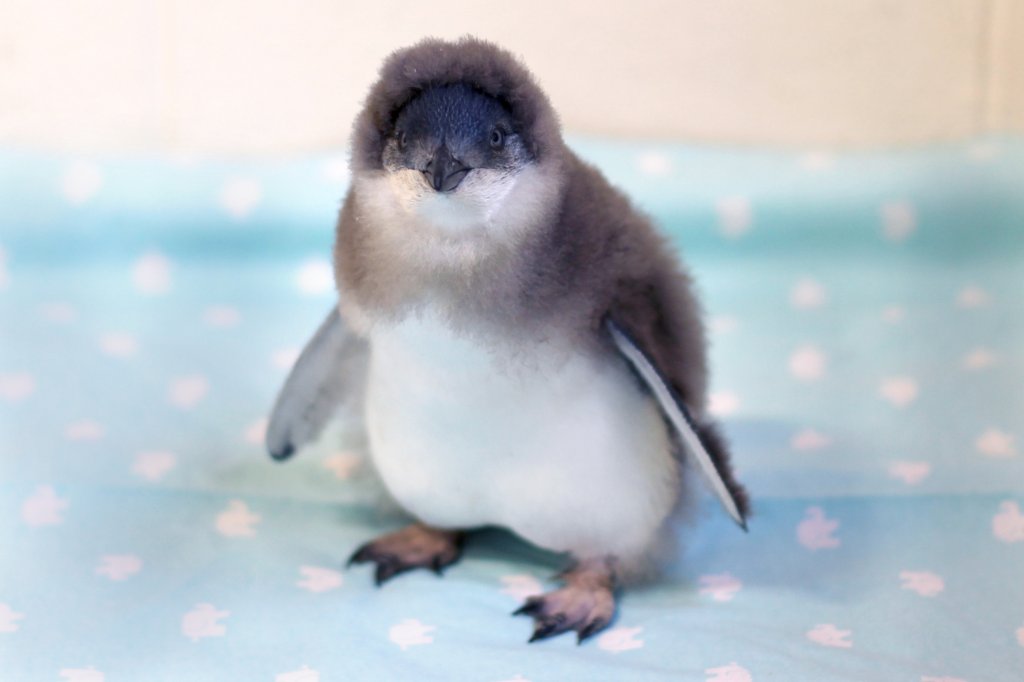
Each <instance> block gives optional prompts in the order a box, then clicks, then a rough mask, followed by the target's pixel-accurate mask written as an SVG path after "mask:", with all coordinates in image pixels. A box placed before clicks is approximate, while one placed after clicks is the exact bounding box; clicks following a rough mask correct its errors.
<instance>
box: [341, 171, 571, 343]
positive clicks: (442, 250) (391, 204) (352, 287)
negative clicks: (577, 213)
mask: <svg viewBox="0 0 1024 682" xmlns="http://www.w3.org/2000/svg"><path fill="white" fill-rule="evenodd" d="M560 170H561V164H560V163H557V162H552V163H548V164H537V165H536V166H532V167H528V168H527V169H525V170H523V171H522V172H521V173H520V174H519V175H518V177H517V179H516V182H515V185H514V186H513V187H512V188H511V189H510V190H509V191H508V193H507V196H506V197H504V201H503V205H502V206H501V207H500V209H499V210H494V211H492V212H491V213H490V215H491V217H490V221H489V222H488V223H487V224H485V225H481V226H479V227H473V226H469V228H468V229H459V230H457V231H455V232H452V231H450V230H446V229H444V228H443V227H439V226H438V225H436V224H432V223H431V222H430V221H429V220H425V219H423V218H422V217H421V216H419V215H416V214H413V213H410V211H409V210H408V207H407V206H406V205H403V203H402V202H401V201H400V200H399V199H400V198H399V197H396V195H395V192H394V190H393V186H392V181H391V179H389V178H388V177H387V176H386V175H385V174H384V173H383V172H370V173H361V174H359V175H357V177H356V178H355V181H354V184H353V190H352V194H351V196H350V199H349V201H348V202H347V203H351V204H352V206H351V207H349V206H346V209H349V208H351V209H352V210H344V211H343V213H342V219H341V221H340V222H339V226H338V243H337V253H338V274H339V278H338V279H339V284H340V286H341V289H342V291H341V294H342V301H343V305H342V310H343V312H344V311H345V310H346V309H348V310H349V311H350V312H351V313H352V315H349V316H350V317H352V316H358V317H359V318H360V319H361V320H362V324H361V325H359V326H363V327H365V326H367V325H368V324H372V323H373V321H374V320H387V321H394V320H396V319H400V318H401V317H403V316H405V315H407V314H408V313H409V312H410V311H415V310H422V309H423V308H424V307H432V308H438V309H441V310H444V311H446V312H445V314H446V315H447V316H449V317H453V318H463V319H465V320H466V323H467V324H472V322H471V320H473V318H480V320H481V321H487V320H488V319H490V321H491V322H493V318H495V317H497V318H499V319H504V320H510V319H517V318H519V317H520V315H518V314H516V312H515V310H514V307H515V305H516V302H517V301H520V300H521V299H522V288H523V286H524V285H525V284H526V283H527V282H528V280H529V277H527V275H526V273H527V272H529V271H530V269H531V268H532V266H533V264H531V263H530V262H529V261H530V260H531V256H532V257H535V255H536V254H535V253H534V250H533V249H531V248H529V245H530V244H532V243H534V242H536V241H537V237H538V235H540V234H543V233H544V232H546V231H548V230H551V229H554V226H555V225H556V223H557V222H558V220H557V219H558V212H559V210H560V207H561V201H562V194H563V186H564V182H563V179H562V178H563V175H564V174H563V173H561V172H560ZM346 299H347V302H346ZM498 311H501V312H500V314H499V315H497V316H496V315H495V313H497V312H498Z"/></svg>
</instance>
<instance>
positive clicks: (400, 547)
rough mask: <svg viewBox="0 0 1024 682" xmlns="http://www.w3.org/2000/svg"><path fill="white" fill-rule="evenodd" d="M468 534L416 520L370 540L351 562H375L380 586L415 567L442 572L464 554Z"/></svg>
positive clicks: (349, 561) (377, 581) (352, 557)
mask: <svg viewBox="0 0 1024 682" xmlns="http://www.w3.org/2000/svg"><path fill="white" fill-rule="evenodd" d="M464 537H465V534H464V533H461V532H459V531H450V530H438V529H437V528H430V527H429V526H424V525H423V524H419V523H416V524H413V525H411V526H407V527H405V528H403V529H401V530H398V531H395V532H394V533H388V534H387V535H382V536H381V537H379V538H377V539H376V540H372V541H370V542H368V543H366V544H365V545H363V546H362V547H360V548H359V549H357V550H356V551H355V552H353V554H352V556H351V557H350V558H349V560H348V565H349V566H351V565H352V564H365V563H369V562H373V563H375V564H376V565H377V568H376V570H375V571H374V581H375V582H376V583H377V585H378V586H380V585H382V584H384V582H385V581H387V580H389V579H391V578H393V577H395V576H396V575H398V574H399V573H405V572H406V571H411V570H412V569H414V568H427V569H430V570H431V571H433V572H434V573H437V574H438V575H441V573H442V572H443V571H444V569H445V568H447V567H448V566H451V565H452V564H454V563H455V562H456V561H458V560H459V557H460V556H462V540H463V538H464Z"/></svg>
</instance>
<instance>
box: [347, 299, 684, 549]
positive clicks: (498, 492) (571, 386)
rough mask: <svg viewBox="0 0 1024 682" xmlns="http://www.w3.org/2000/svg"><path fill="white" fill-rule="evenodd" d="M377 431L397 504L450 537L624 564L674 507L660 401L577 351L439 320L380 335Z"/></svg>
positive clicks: (373, 368)
mask: <svg viewBox="0 0 1024 682" xmlns="http://www.w3.org/2000/svg"><path fill="white" fill-rule="evenodd" d="M366 418H367V432H368V434H369V439H370V449H371V453H372V457H373V459H374V464H375V465H376V467H377V469H378V471H379V472H380V474H381V477H382V479H383V481H384V484H385V485H386V487H387V488H388V490H389V492H390V493H391V494H392V495H393V496H394V498H395V499H396V501H397V502H398V503H399V504H400V505H401V506H403V507H404V508H405V509H406V510H408V511H409V512H411V513H412V514H413V515H414V516H416V517H418V518H420V519H421V520H423V521H424V522H426V523H428V524H431V525H435V526H439V527H449V528H467V527H474V526H480V525H487V524H494V525H500V526H504V527H506V528H509V529H511V530H513V531H515V532H516V533H518V534H520V535H521V536H523V537H525V538H526V539H527V540H530V541H532V542H534V543H535V544H538V545H540V546H543V547H547V548H549V549H553V550H556V551H573V552H577V553H586V552H589V551H591V548H593V551H594V552H602V553H604V552H607V551H610V550H616V551H620V552H626V551H628V549H627V548H626V547H625V546H623V547H618V546H615V547H611V546H609V543H611V544H613V545H615V544H618V545H628V544H630V543H634V544H636V543H641V542H643V541H645V539H646V538H648V536H649V535H650V533H651V532H653V531H654V529H655V528H656V527H657V526H659V525H660V523H661V522H662V521H663V520H664V518H665V516H667V514H668V513H669V511H670V510H671V508H672V506H673V503H674V499H675V496H676V494H677V486H678V480H677V479H678V472H677V469H676V466H675V463H674V461H673V459H672V455H671V449H670V443H669V437H668V434H667V430H666V427H665V424H664V421H663V420H662V418H661V416H660V413H659V412H658V410H657V407H656V405H655V404H654V402H653V400H651V399H650V398H649V397H648V396H647V395H646V394H644V393H643V392H642V391H641V390H640V389H639V386H638V385H637V382H636V381H635V379H634V378H633V377H632V376H631V375H630V374H629V372H628V370H627V369H626V367H625V365H624V364H623V363H621V362H619V361H618V359H617V358H615V357H597V356H595V355H593V354H590V353H583V352H581V351H574V350H573V349H571V348H569V347H568V346H567V345H566V344H562V345H561V346H558V345H557V344H553V343H552V342H535V343H527V344H523V345H517V346H516V347H514V348H513V347H512V346H511V344H508V345H507V346H506V345H505V344H494V345H491V344H487V343H484V342H481V341H479V340H476V339H474V338H470V337H467V336H463V335H460V334H457V333H455V332H453V331H452V330H451V329H449V328H448V327H447V326H446V325H444V324H443V323H442V322H440V321H439V320H437V319H432V318H430V317H428V316H421V317H410V318H408V319H406V320H404V321H402V322H400V323H397V324H394V325H391V326H388V327H384V328H380V329H377V330H375V331H374V332H373V334H372V335H371V360H370V371H369V376H368V384H367V396H366ZM627 538H631V539H627Z"/></svg>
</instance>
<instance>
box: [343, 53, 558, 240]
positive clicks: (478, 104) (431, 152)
mask: <svg viewBox="0 0 1024 682" xmlns="http://www.w3.org/2000/svg"><path fill="white" fill-rule="evenodd" d="M352 141H353V145H352V146H353V156H352V171H353V177H354V179H355V180H356V183H357V187H359V186H360V183H361V184H362V194H364V195H367V196H364V197H363V198H364V200H369V202H370V203H373V204H374V205H375V207H376V210H380V209H382V208H386V205H387V204H389V203H390V204H392V205H393V206H394V208H395V209H397V210H398V212H399V213H400V214H401V216H403V219H404V220H408V221H409V224H416V223H417V222H418V223H422V224H423V225H424V226H428V227H430V228H433V229H436V230H438V231H439V232H441V233H443V234H446V235H449V236H452V235H458V234H468V233H478V232H480V231H481V230H483V231H485V232H486V231H488V230H490V232H492V233H494V232H496V231H497V230H496V229H495V226H496V225H504V226H506V227H507V226H508V225H509V220H510V219H511V216H512V215H513V214H514V215H532V214H533V213H535V212H534V211H526V212H524V211H523V203H524V202H527V203H530V204H531V205H532V204H537V203H545V202H542V201H539V198H540V197H541V195H543V197H548V196H549V195H550V194H551V192H550V191H549V190H548V189H545V188H544V187H543V186H542V185H543V184H544V183H545V180H544V178H548V177H550V176H553V175H554V173H553V172H551V166H553V165H557V163H558V159H560V158H561V152H562V150H563V149H564V146H563V143H562V139H561V134H560V131H559V127H558V121H557V118H556V117H555V115H554V112H553V111H552V109H551V106H550V104H549V103H548V100H547V98H546V97H545V96H544V94H543V92H541V90H540V89H539V88H538V87H537V85H536V84H535V83H534V81H533V78H532V76H530V74H529V72H528V71H527V70H526V69H525V67H523V66H522V65H521V64H520V63H519V62H518V61H517V60H516V59H515V58H514V57H513V56H512V55H511V54H509V53H508V52H506V51H504V50H502V49H500V48H498V47H497V46H495V45H492V44H490V43H487V42H485V41H481V40H477V39H474V38H463V39H462V40H459V41H457V42H446V41H440V40H425V41H423V42H421V43H419V44H417V45H414V46H412V47H410V48H406V49H404V50H399V51H398V52H396V53H394V54H392V55H391V56H390V57H389V58H388V59H387V60H386V61H385V63H384V66H383V67H382V69H381V77H380V80H378V81H377V83H376V84H375V85H374V86H373V88H372V89H371V91H370V95H369V97H368V98H367V102H366V106H365V108H364V110H363V113H362V114H361V115H360V117H359V119H358V120H357V121H356V126H355V130H354V132H353V138H352ZM541 176H543V178H542V177H541ZM549 184H550V183H549ZM369 195H372V197H371V196H369ZM547 203H550V202H547ZM384 212H388V211H384Z"/></svg>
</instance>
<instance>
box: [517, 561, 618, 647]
mask: <svg viewBox="0 0 1024 682" xmlns="http://www.w3.org/2000/svg"><path fill="white" fill-rule="evenodd" d="M611 563H612V562H611V561H610V560H607V559H600V560H591V561H586V562H581V563H579V564H577V565H576V566H574V567H573V568H571V569H569V570H568V571H566V572H565V573H562V574H561V575H560V576H559V577H560V578H561V579H562V580H563V581H564V582H565V587H563V588H562V589H560V590H555V591H554V592H548V593H546V594H542V595H539V596H536V597H530V598H529V599H527V600H526V603H524V604H523V605H522V606H521V607H519V608H518V609H517V610H516V611H515V612H514V613H513V614H512V615H513V616H519V615H527V616H532V617H533V624H534V625H533V635H532V636H531V637H530V642H536V641H539V640H542V639H547V638H548V637H554V636H555V635H560V634H562V633H563V632H569V631H570V630H572V631H575V632H576V643H577V644H581V643H582V642H583V640H585V639H587V638H588V637H590V636H591V635H594V634H597V633H598V632H600V631H601V630H604V629H605V628H606V627H608V625H609V624H610V623H611V622H612V619H613V618H614V617H615V576H614V573H613V571H612V567H611Z"/></svg>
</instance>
